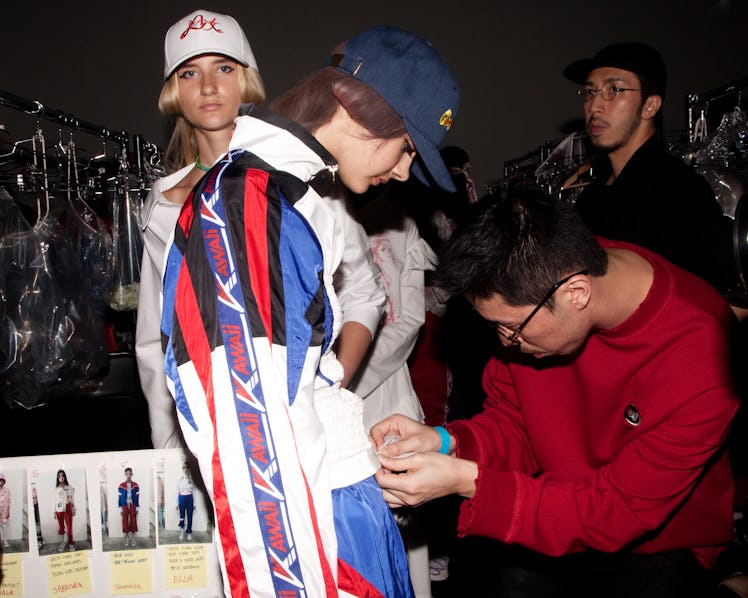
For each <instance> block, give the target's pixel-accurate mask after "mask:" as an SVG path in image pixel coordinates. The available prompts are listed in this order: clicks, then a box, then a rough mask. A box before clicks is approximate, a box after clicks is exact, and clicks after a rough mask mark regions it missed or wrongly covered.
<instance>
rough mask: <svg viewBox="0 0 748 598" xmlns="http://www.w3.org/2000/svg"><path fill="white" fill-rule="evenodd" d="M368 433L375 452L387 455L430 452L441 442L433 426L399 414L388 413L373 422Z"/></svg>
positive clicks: (396, 455)
mask: <svg viewBox="0 0 748 598" xmlns="http://www.w3.org/2000/svg"><path fill="white" fill-rule="evenodd" d="M369 434H370V436H371V440H372V442H373V443H374V450H375V451H376V453H377V454H378V455H385V456H387V457H398V456H401V455H404V454H412V453H430V452H434V451H438V450H439V447H440V446H441V444H442V440H441V436H439V433H438V432H437V431H436V430H434V428H432V427H431V426H427V425H424V424H421V423H419V422H417V421H416V420H414V419H411V418H409V417H407V416H405V415H400V414H397V415H390V416H389V417H388V418H386V419H383V420H382V421H381V422H379V423H378V424H375V425H374V426H373V427H372V428H371V430H370V432H369Z"/></svg>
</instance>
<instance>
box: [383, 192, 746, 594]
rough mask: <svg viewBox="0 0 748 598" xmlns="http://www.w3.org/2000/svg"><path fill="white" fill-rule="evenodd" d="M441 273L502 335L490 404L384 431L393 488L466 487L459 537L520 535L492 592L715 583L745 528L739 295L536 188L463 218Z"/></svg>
mask: <svg viewBox="0 0 748 598" xmlns="http://www.w3.org/2000/svg"><path fill="white" fill-rule="evenodd" d="M437 275H438V278H439V282H440V284H441V286H442V287H443V288H445V289H447V290H448V291H449V292H450V293H452V294H458V293H460V294H463V295H464V296H465V297H466V298H467V299H468V300H469V301H470V302H471V303H472V305H473V307H474V309H475V311H476V312H477V314H478V315H480V316H481V317H482V318H483V319H484V320H486V321H487V322H488V323H489V324H491V325H492V326H494V327H495V329H496V332H497V335H498V340H499V341H500V344H501V349H500V351H499V352H498V353H497V355H496V357H495V358H492V359H491V360H490V361H489V363H488V365H487V366H486V368H485V371H484V374H483V385H484V388H485V391H486V395H487V398H486V401H485V403H484V410H483V412H482V413H480V414H478V415H476V416H474V417H473V418H472V419H470V420H460V421H454V422H452V423H450V424H449V425H448V427H447V428H448V429H445V428H441V427H436V428H431V427H429V426H424V425H421V424H419V423H417V422H414V421H412V420H409V419H407V418H405V417H404V416H397V415H396V416H392V417H390V418H387V419H385V420H384V421H383V422H381V423H379V424H377V425H376V426H374V428H372V431H371V435H372V439H373V441H374V443H375V444H376V446H377V447H378V449H379V453H380V460H381V463H382V466H383V469H381V470H380V471H379V472H378V474H377V481H378V482H379V484H380V485H381V486H382V488H383V489H384V494H385V498H386V499H387V501H388V503H389V504H390V505H391V506H399V505H417V504H421V503H423V502H425V501H428V500H431V499H433V498H436V497H439V496H444V495H447V494H458V495H461V496H463V497H464V498H465V500H464V501H463V503H462V505H461V508H460V514H459V521H458V534H459V535H461V536H465V535H477V536H487V537H491V538H495V539H497V540H500V541H501V542H502V543H504V544H505V545H506V551H505V553H504V554H503V557H502V559H501V562H497V563H496V569H495V572H497V577H496V580H497V582H496V584H497V586H500V587H492V590H491V595H492V596H502V597H503V596H507V597H512V598H517V597H522V598H525V597H528V598H529V597H532V598H537V597H539V596H554V597H574V598H579V597H580V596H597V597H603V596H604V597H606V598H610V597H615V596H621V597H626V598H635V597H644V596H656V597H657V598H665V597H668V598H669V597H671V596H672V597H673V598H675V597H677V598H683V597H684V596H693V597H696V596H698V597H701V598H703V597H704V596H707V595H708V593H707V591H708V589H707V588H708V584H709V583H710V579H709V574H708V570H709V568H710V567H711V566H712V565H713V563H714V560H715V558H716V556H717V555H718V554H719V552H720V551H721V550H722V549H723V548H724V547H725V546H726V545H727V543H729V542H730V540H731V539H732V537H733V534H734V530H733V520H732V498H733V482H732V479H733V478H732V473H731V471H730V466H729V462H728V459H727V455H726V452H725V450H724V447H725V440H726V437H727V435H728V431H729V427H730V422H731V419H732V417H733V415H734V414H735V412H736V410H737V407H738V397H737V391H736V390H735V388H734V385H733V380H732V375H731V371H730V351H731V346H730V337H731V332H732V329H733V327H734V326H735V324H736V320H735V317H734V315H733V314H732V311H731V310H730V308H729V306H728V304H727V302H726V301H725V300H724V299H723V298H722V297H721V296H720V295H719V294H718V293H717V292H716V291H715V290H714V289H713V288H712V287H711V286H710V285H709V284H708V283H706V282H704V281H703V280H702V279H700V278H698V277H696V276H695V275H693V274H690V273H688V272H686V271H685V270H682V269H680V268H678V267H676V266H674V265H673V264H671V263H670V262H667V261H666V260H665V259H663V258H662V257H660V256H659V255H657V254H655V253H652V252H651V251H648V250H646V249H644V248H641V247H638V246H636V245H631V244H628V243H624V242H613V241H609V240H606V239H602V238H595V237H594V236H593V235H592V234H591V233H590V232H589V230H588V229H587V228H586V227H585V226H584V225H583V224H582V221H581V219H580V217H579V215H578V214H577V213H576V212H575V211H574V209H573V208H572V207H570V206H568V205H567V204H565V202H559V201H556V200H553V199H550V198H547V197H545V196H544V195H543V193H542V192H540V191H539V190H537V189H534V188H529V187H524V188H518V189H515V190H513V191H511V192H509V193H508V194H507V197H506V198H503V199H500V200H497V201H496V202H495V203H493V204H492V205H491V206H490V207H489V208H488V209H486V210H484V211H483V212H482V213H481V215H480V217H479V218H478V219H476V220H475V222H473V223H472V224H470V225H468V226H464V227H462V228H461V229H459V230H458V231H457V232H456V233H455V235H454V236H453V238H452V239H451V240H450V242H449V244H448V246H447V247H446V249H445V250H444V251H443V253H442V256H441V260H440V266H439V270H438V271H437ZM393 439H394V440H398V439H399V441H396V442H392V440H393ZM409 453H415V454H414V455H410V456H408V454H409ZM476 573H477V572H476ZM652 592H655V593H652Z"/></svg>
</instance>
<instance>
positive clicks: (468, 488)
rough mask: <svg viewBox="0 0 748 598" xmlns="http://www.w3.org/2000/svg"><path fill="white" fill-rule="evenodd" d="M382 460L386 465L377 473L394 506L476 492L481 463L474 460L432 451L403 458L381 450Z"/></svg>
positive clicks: (377, 477)
mask: <svg viewBox="0 0 748 598" xmlns="http://www.w3.org/2000/svg"><path fill="white" fill-rule="evenodd" d="M395 444H398V443H395ZM379 462H380V463H381V464H382V469H380V470H379V471H377V473H376V474H374V477H375V479H376V480H377V483H378V484H379V485H380V486H381V488H382V490H383V495H384V499H385V500H386V501H387V504H388V505H390V506H391V507H400V506H405V505H409V506H417V505H420V504H423V503H425V502H427V501H429V500H433V499H435V498H439V497H441V496H447V495H448V494H459V495H461V496H464V497H466V498H472V496H473V495H474V494H475V479H476V478H477V477H478V465H477V464H476V463H474V462H473V461H468V460H466V459H457V458H455V457H451V456H449V455H443V454H441V453H436V452H430V453H421V454H415V455H412V456H409V457H401V458H397V457H394V458H393V457H388V456H386V455H383V454H380V455H379Z"/></svg>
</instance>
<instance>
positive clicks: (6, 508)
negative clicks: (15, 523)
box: [0, 472, 10, 548]
mask: <svg viewBox="0 0 748 598" xmlns="http://www.w3.org/2000/svg"><path fill="white" fill-rule="evenodd" d="M9 521H10V490H9V489H8V488H7V486H6V485H5V474H4V473H2V472H0V529H2V532H1V533H0V536H1V537H2V542H3V548H9V547H10V543H9V542H8V532H7V529H8V522H9Z"/></svg>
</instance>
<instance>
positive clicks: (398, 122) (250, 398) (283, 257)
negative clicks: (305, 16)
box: [161, 26, 460, 598]
mask: <svg viewBox="0 0 748 598" xmlns="http://www.w3.org/2000/svg"><path fill="white" fill-rule="evenodd" d="M459 98H460V94H459V89H458V86H457V83H456V81H455V79H454V77H453V75H452V74H451V72H450V70H449V68H448V67H447V66H446V64H445V63H444V62H443V61H442V59H441V57H440V56H439V55H438V54H437V52H436V51H435V50H434V49H433V48H432V47H431V45H430V44H429V43H428V42H427V41H426V40H424V39H422V38H420V37H418V36H416V35H414V34H412V33H409V32H407V31H403V30H401V29H397V28H394V27H388V26H383V27H376V28H372V29H369V30H367V31H364V32H362V33H360V34H357V35H355V36H353V37H351V38H349V39H348V40H347V41H346V42H345V43H344V44H341V45H340V47H339V48H338V49H337V50H336V51H335V52H334V54H333V55H331V56H329V57H328V59H327V60H326V62H325V66H324V67H323V68H321V69H319V70H318V71H315V72H314V73H312V74H311V75H310V76H309V77H308V78H307V79H305V80H304V81H303V82H302V83H301V84H300V85H299V86H297V87H295V88H293V89H292V90H290V91H289V92H288V93H287V94H284V95H283V96H282V97H281V98H279V99H278V100H277V101H276V102H275V103H274V104H273V105H272V108H273V111H269V110H266V109H263V108H262V107H259V106H256V105H247V106H242V107H241V109H240V116H239V117H238V118H237V120H236V128H235V131H234V135H233V136H232V138H231V142H230V146H229V152H228V154H227V155H226V156H225V157H224V158H222V159H220V160H219V161H218V162H217V163H216V164H215V165H214V166H213V167H212V168H211V169H210V171H209V172H208V173H207V174H206V175H205V177H203V178H202V180H201V181H200V183H199V184H198V186H197V187H196V188H195V190H194V193H193V194H192V195H191V198H190V200H188V202H187V203H186V204H185V207H184V210H183V211H182V213H181V214H180V217H179V220H178V223H177V226H176V228H175V231H174V242H173V244H172V245H171V246H170V247H169V250H168V256H167V260H166V269H165V274H164V295H163V318H162V323H161V325H162V334H164V336H165V338H167V339H168V343H167V347H166V359H165V368H166V373H167V376H168V379H169V389H170V391H171V392H172V393H173V394H174V397H175V403H176V406H177V410H178V413H179V423H180V426H181V430H182V432H183V433H184V438H185V441H186V442H187V444H188V446H189V448H190V450H191V451H192V452H193V453H194V454H195V455H196V457H197V459H198V463H199V467H200V472H201V474H202V478H203V479H204V480H205V482H206V487H207V488H208V491H209V493H210V495H211V499H212V500H213V507H214V510H215V521H216V536H217V545H218V547H219V554H220V555H221V564H222V572H223V577H224V591H225V592H226V593H227V595H230V596H233V597H238V596H250V595H251V596H268V597H269V596H286V595H288V596H290V595H294V596H301V595H303V596H308V597H312V598H313V597H328V596H341V597H348V596H367V597H372V598H375V597H380V596H381V597H384V596H386V597H388V598H398V597H402V598H410V597H412V596H413V588H412V586H411V584H410V580H409V578H408V571H407V563H406V557H405V551H404V549H403V544H402V540H401V538H400V533H399V531H398V529H397V525H396V524H395V522H394V519H393V517H392V514H391V512H390V511H389V508H388V507H387V505H386V503H385V502H384V499H383V496H382V491H381V489H380V488H379V487H378V486H377V484H376V481H375V480H374V477H373V474H374V473H375V472H376V470H377V469H378V468H379V463H378V460H377V458H376V455H375V454H374V451H373V448H372V445H371V443H370V441H369V438H368V435H367V432H366V430H365V428H364V423H363V404H362V401H361V399H360V398H359V397H357V396H355V395H353V394H352V393H350V392H347V391H346V390H345V389H344V388H342V385H343V380H344V376H345V374H346V372H345V368H344V366H343V364H342V363H341V362H340V360H339V359H338V357H337V354H336V352H335V351H334V347H335V342H336V339H337V337H338V334H339V333H341V330H342V325H343V321H344V317H342V316H343V314H342V311H343V310H342V309H341V302H340V301H339V298H338V296H337V291H336V289H337V288H338V286H337V284H335V285H334V282H336V280H335V279H337V278H339V276H340V275H345V274H346V272H341V271H340V268H339V266H341V264H342V263H343V256H344V253H345V251H344V248H345V246H346V245H347V239H346V238H345V237H344V236H343V235H342V234H341V231H340V229H339V226H338V222H337V216H336V214H335V213H334V212H333V210H332V209H331V208H330V205H329V204H328V203H327V202H326V201H325V200H324V199H323V197H324V196H325V195H328V194H329V193H330V192H331V191H332V190H333V189H335V187H336V185H337V184H338V183H340V182H342V183H343V184H344V185H345V186H346V187H347V188H348V189H350V190H351V191H353V192H356V193H361V192H363V191H365V190H366V189H367V188H368V187H370V186H372V185H374V186H376V185H380V184H384V183H386V182H387V181H388V180H390V179H397V180H403V181H404V180H406V179H407V178H408V177H409V173H410V170H411V168H414V170H415V173H416V175H418V176H420V177H423V178H424V179H425V180H428V181H430V182H434V183H435V184H438V185H444V186H445V188H446V189H449V190H451V189H453V184H452V181H451V178H450V177H449V173H448V172H447V169H446V167H445V166H444V163H443V161H442V159H441V156H440V155H439V151H438V146H439V144H440V143H441V141H442V140H443V139H444V136H445V135H446V132H447V131H448V130H449V129H450V128H451V126H452V121H453V118H454V116H455V114H456V112H457V109H458V104H459Z"/></svg>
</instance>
